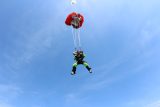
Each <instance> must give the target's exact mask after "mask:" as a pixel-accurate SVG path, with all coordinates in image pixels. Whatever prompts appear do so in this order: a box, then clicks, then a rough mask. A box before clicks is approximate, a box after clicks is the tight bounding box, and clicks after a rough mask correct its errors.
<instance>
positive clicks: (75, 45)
mask: <svg viewBox="0 0 160 107" xmlns="http://www.w3.org/2000/svg"><path fill="white" fill-rule="evenodd" d="M72 35H73V42H74V48H75V50H76V47H77V44H76V34H75V31H74V28H72Z"/></svg>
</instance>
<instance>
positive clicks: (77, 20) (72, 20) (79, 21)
mask: <svg viewBox="0 0 160 107" xmlns="http://www.w3.org/2000/svg"><path fill="white" fill-rule="evenodd" d="M83 22H84V17H83V16H82V15H81V14H79V13H76V12H72V13H70V14H69V15H68V16H67V18H66V21H65V24H66V25H68V26H73V28H75V29H78V28H80V27H82V25H83Z"/></svg>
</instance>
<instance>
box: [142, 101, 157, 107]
mask: <svg viewBox="0 0 160 107" xmlns="http://www.w3.org/2000/svg"><path fill="white" fill-rule="evenodd" d="M144 107H160V100H158V101H154V102H152V103H150V104H148V105H147V106H144Z"/></svg>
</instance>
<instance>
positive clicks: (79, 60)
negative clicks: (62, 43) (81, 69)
mask: <svg viewBox="0 0 160 107" xmlns="http://www.w3.org/2000/svg"><path fill="white" fill-rule="evenodd" d="M73 55H74V60H75V63H74V64H73V67H72V72H71V75H74V74H76V68H77V66H78V65H79V64H83V65H84V66H85V67H86V68H87V70H88V71H89V73H92V71H91V68H90V67H89V65H88V63H87V62H86V61H84V60H83V59H84V57H85V54H84V53H83V51H75V52H73Z"/></svg>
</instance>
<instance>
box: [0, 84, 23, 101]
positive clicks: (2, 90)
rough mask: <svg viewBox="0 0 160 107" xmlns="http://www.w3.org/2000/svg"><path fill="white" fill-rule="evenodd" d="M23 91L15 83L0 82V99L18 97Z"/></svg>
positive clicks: (6, 99)
mask: <svg viewBox="0 0 160 107" xmlns="http://www.w3.org/2000/svg"><path fill="white" fill-rule="evenodd" d="M22 93H23V91H22V89H20V88H19V87H17V86H14V85H5V84H0V100H3V101H9V100H12V99H14V98H17V97H18V96H19V95H20V94H22Z"/></svg>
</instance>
